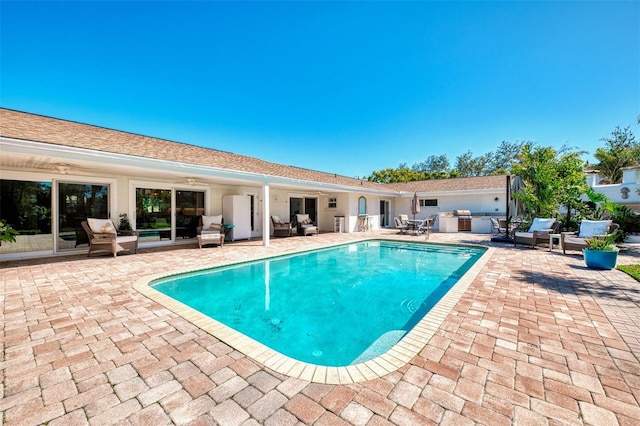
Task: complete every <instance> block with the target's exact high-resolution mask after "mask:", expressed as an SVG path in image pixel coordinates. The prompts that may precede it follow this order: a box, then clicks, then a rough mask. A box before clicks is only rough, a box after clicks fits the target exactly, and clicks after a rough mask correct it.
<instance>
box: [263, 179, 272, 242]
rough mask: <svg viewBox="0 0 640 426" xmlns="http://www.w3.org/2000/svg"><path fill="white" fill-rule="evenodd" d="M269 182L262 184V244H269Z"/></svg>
mask: <svg viewBox="0 0 640 426" xmlns="http://www.w3.org/2000/svg"><path fill="white" fill-rule="evenodd" d="M269 200H270V195H269V184H268V183H267V182H265V183H264V184H263V185H262V245H263V246H265V247H267V246H268V245H269V233H270V232H271V206H270V205H269Z"/></svg>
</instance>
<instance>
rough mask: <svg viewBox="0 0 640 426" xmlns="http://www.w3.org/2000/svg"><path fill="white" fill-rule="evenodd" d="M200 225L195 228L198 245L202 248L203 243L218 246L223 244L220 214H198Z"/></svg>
mask: <svg viewBox="0 0 640 426" xmlns="http://www.w3.org/2000/svg"><path fill="white" fill-rule="evenodd" d="M200 222H201V225H200V226H199V227H198V228H197V233H198V246H199V247H200V248H202V246H204V245H208V244H217V245H219V246H220V247H222V246H223V245H224V238H225V234H224V219H223V218H222V215H217V216H205V215H202V216H200Z"/></svg>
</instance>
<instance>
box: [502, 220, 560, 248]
mask: <svg viewBox="0 0 640 426" xmlns="http://www.w3.org/2000/svg"><path fill="white" fill-rule="evenodd" d="M559 228H560V222H558V221H556V220H555V219H554V218H549V219H542V218H538V217H536V218H535V219H533V223H531V226H530V227H529V230H528V231H527V232H514V237H513V244H514V245H516V244H524V245H528V246H531V248H534V247H535V246H537V245H539V244H549V234H555V233H556V232H557V231H558V229H559Z"/></svg>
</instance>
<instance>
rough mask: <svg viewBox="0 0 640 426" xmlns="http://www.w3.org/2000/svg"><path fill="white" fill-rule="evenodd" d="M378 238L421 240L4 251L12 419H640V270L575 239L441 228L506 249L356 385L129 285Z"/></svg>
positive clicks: (601, 425) (626, 254)
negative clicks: (265, 353)
mask: <svg viewBox="0 0 640 426" xmlns="http://www.w3.org/2000/svg"><path fill="white" fill-rule="evenodd" d="M364 237H367V238H374V237H384V238H393V239H400V240H410V241H417V240H421V241H423V240H424V237H416V236H408V235H398V234H397V233H396V232H395V231H392V230H388V231H387V230H383V231H376V232H367V233H358V234H333V233H327V234H320V235H317V236H311V237H291V238H282V239H273V240H272V241H271V245H270V246H269V247H263V246H262V245H261V242H260V241H249V242H247V241H244V242H234V243H229V244H225V246H224V247H223V248H216V247H211V248H205V249H199V248H198V245H197V243H196V242H194V243H193V244H190V245H184V246H174V247H171V248H163V249H160V248H156V249H142V250H140V252H139V253H138V254H137V255H123V256H118V257H117V258H112V257H110V256H92V257H90V258H87V257H86V256H85V255H79V256H78V255H73V256H67V257H59V258H47V259H37V260H28V261H27V260H25V261H16V262H5V263H0V282H1V284H2V286H1V288H0V308H1V312H2V316H1V317H0V326H1V328H2V331H1V333H0V349H1V351H0V352H1V354H0V379H1V383H2V384H1V385H0V413H1V417H0V425H3V426H4V425H7V426H8V425H39V424H47V425H49V426H54V425H65V426H66V425H85V424H90V425H100V424H103V425H116V424H117V425H129V424H133V425H164V424H193V425H217V424H219V425H259V424H264V425H278V426H279V425H301V424H304V425H371V426H373V425H432V424H443V425H446V424H449V425H474V424H485V425H491V426H494V425H511V424H513V425H560V424H569V425H583V424H588V425H591V424H595V425H598V426H610V425H618V424H619V425H637V424H638V419H640V362H639V359H640V283H638V282H637V281H635V280H634V279H632V278H631V277H629V276H628V275H626V274H624V273H622V272H621V271H617V270H612V271H596V270H590V269H587V268H586V267H585V266H584V262H583V260H582V256H581V255H579V254H578V252H572V253H573V254H572V255H563V254H562V253H561V252H560V251H559V250H557V249H556V250H554V251H552V252H549V251H548V249H546V248H542V247H541V248H538V249H530V248H525V247H521V246H518V247H516V248H514V247H513V246H512V245H507V244H500V243H491V242H490V241H489V236H487V235H475V234H463V233H459V234H438V233H435V234H432V235H431V237H430V241H432V242H446V243H473V244H480V245H485V246H491V247H494V250H493V251H492V253H491V257H490V258H489V260H488V261H487V263H486V264H485V266H483V267H482V269H481V270H480V272H479V274H478V275H477V276H476V277H475V279H474V280H473V281H472V282H471V284H470V286H469V288H468V289H467V290H466V291H465V292H464V294H463V295H462V296H461V298H460V299H459V301H458V302H457V303H456V304H455V305H454V306H453V308H452V310H451V311H450V313H449V314H448V315H447V316H446V317H445V319H444V321H443V322H442V324H441V325H440V326H439V327H438V328H437V330H436V332H435V335H434V336H433V337H432V338H431V339H430V340H429V342H428V344H427V345H426V346H425V347H424V348H423V349H422V350H421V351H419V354H418V355H417V356H415V357H413V358H412V359H411V361H410V362H409V363H408V364H406V365H405V366H403V367H401V368H400V369H398V370H396V371H394V372H392V373H389V374H387V375H385V376H383V377H381V378H378V379H374V380H370V381H365V382H360V383H355V384H345V385H342V384H331V385H328V384H318V383H311V382H308V381H305V380H301V379H295V378H291V377H288V376H286V375H282V374H280V373H276V372H274V371H272V370H270V369H269V368H267V367H265V366H263V365H261V364H260V363H258V362H256V361H254V360H252V359H251V358H249V357H247V356H245V355H244V354H242V353H241V352H239V351H237V350H235V349H234V348H233V347H231V346H229V345H227V344H225V343H223V342H222V341H220V340H218V339H217V338H216V337H214V336H212V335H210V334H208V333H207V332H205V331H203V330H201V329H199V328H198V327H196V326H194V325H193V324H191V323H190V322H188V321H186V320H185V319H183V318H182V317H180V316H178V315H177V314H175V313H174V312H172V311H170V310H169V309H167V308H165V307H163V306H161V305H159V304H158V303H156V302H154V301H152V300H151V299H148V298H147V297H145V296H144V295H142V294H141V293H139V292H138V291H136V290H135V289H134V288H133V283H134V282H136V281H139V280H140V279H142V278H145V277H147V276H152V275H157V274H159V273H163V272H167V273H169V272H171V271H173V270H175V269H193V268H203V267H209V266H217V265H222V264H227V263H236V262H239V261H245V260H252V259H256V258H263V257H269V256H274V255H279V254H285V253H291V252H295V251H300V250H308V249H313V248H319V247H324V246H327V245H331V244H336V243H339V242H348V241H356V240H360V239H363V238H364ZM619 263H640V252H639V251H637V250H629V251H623V252H621V255H620V257H619Z"/></svg>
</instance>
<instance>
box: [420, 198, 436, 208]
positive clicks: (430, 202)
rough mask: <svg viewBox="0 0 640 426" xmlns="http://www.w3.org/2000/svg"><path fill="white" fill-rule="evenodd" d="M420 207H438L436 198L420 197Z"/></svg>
mask: <svg viewBox="0 0 640 426" xmlns="http://www.w3.org/2000/svg"><path fill="white" fill-rule="evenodd" d="M420 207H438V200H437V199H435V198H434V199H421V200H420Z"/></svg>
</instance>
